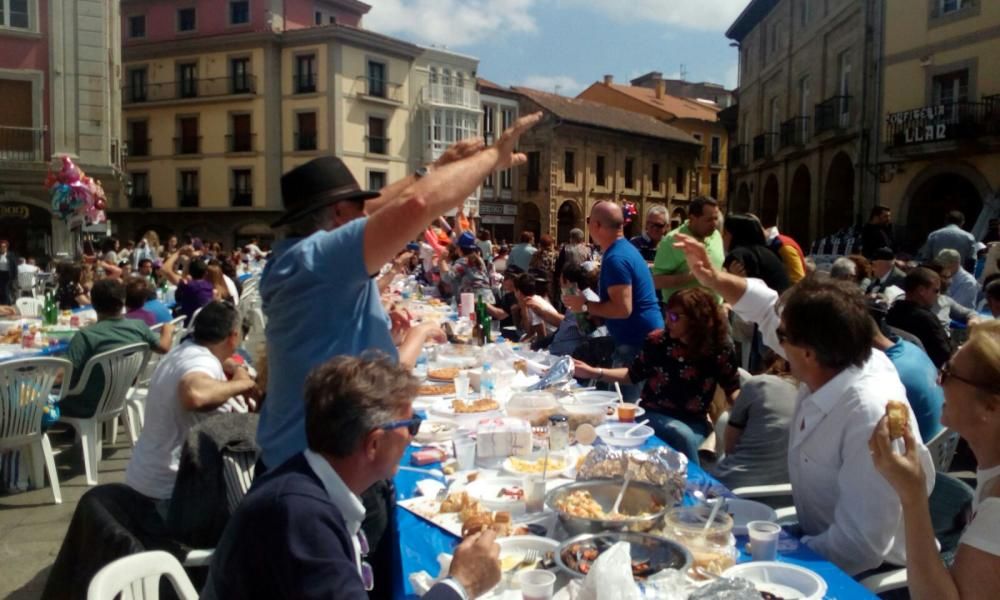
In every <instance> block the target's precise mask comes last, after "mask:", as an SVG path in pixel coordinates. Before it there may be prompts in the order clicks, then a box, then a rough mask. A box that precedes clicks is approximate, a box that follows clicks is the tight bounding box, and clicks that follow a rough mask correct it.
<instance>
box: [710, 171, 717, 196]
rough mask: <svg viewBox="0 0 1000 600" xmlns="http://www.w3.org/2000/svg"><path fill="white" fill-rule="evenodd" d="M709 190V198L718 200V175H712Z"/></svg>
mask: <svg viewBox="0 0 1000 600" xmlns="http://www.w3.org/2000/svg"><path fill="white" fill-rule="evenodd" d="M709 185H710V186H711V189H710V190H709V194H708V195H709V196H711V197H713V198H715V199H718V198H719V174H718V173H712V178H711V180H710V184H709Z"/></svg>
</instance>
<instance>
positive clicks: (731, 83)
mask: <svg viewBox="0 0 1000 600" xmlns="http://www.w3.org/2000/svg"><path fill="white" fill-rule="evenodd" d="M739 81H740V67H739V64H732V65H730V66H729V68H728V69H726V72H725V74H724V75H723V76H722V81H720V82H719V83H721V84H722V85H724V86H726V89H727V90H735V89H736V86H737V84H739Z"/></svg>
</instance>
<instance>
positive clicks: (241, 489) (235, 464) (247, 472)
mask: <svg viewBox="0 0 1000 600" xmlns="http://www.w3.org/2000/svg"><path fill="white" fill-rule="evenodd" d="M256 463H257V453H256V452H231V451H228V450H226V451H223V453H222V474H223V476H224V477H225V480H226V504H227V505H228V506H229V513H230V514H232V513H234V512H236V507H238V506H239V505H240V502H242V501H243V497H244V496H246V495H247V492H249V491H250V485H251V484H252V483H253V472H254V467H255V466H256Z"/></svg>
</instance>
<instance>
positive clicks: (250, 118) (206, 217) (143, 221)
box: [116, 0, 421, 247]
mask: <svg viewBox="0 0 1000 600" xmlns="http://www.w3.org/2000/svg"><path fill="white" fill-rule="evenodd" d="M368 9H369V7H368V5H366V4H363V3H361V2H357V1H355V0H327V1H315V2H309V1H305V0H300V1H294V2H273V1H272V2H258V1H249V0H211V1H205V0H203V1H201V2H196V3H191V2H188V1H179V0H158V1H154V2H130V1H128V0H126V1H125V2H123V3H122V11H123V12H122V27H123V30H124V31H125V42H124V62H125V66H124V73H123V88H122V89H123V120H124V128H125V131H126V137H127V139H128V140H129V161H128V172H129V175H130V192H131V193H130V195H129V198H128V201H127V203H123V204H122V205H121V206H119V207H118V209H117V211H116V219H117V220H118V222H119V224H120V228H119V233H120V235H121V236H122V237H125V238H136V237H138V236H140V235H142V232H144V231H146V230H147V229H154V230H157V231H158V232H159V233H160V234H161V236H162V235H164V234H186V235H192V236H197V237H201V238H203V239H209V240H219V241H221V242H222V243H223V244H224V245H225V246H227V247H229V246H231V245H241V244H242V243H244V242H245V241H246V240H247V239H248V238H250V237H263V238H268V237H270V236H271V229H270V226H269V223H271V222H272V221H274V220H275V219H276V218H277V216H278V215H279V214H280V213H281V207H282V203H281V187H280V183H281V175H282V173H284V172H287V171H288V170H290V169H292V168H294V167H296V166H298V165H300V164H302V163H304V162H307V161H309V160H311V159H313V158H315V157H317V156H320V155H324V154H333V155H336V156H339V157H340V158H341V159H342V160H343V161H344V162H345V163H346V164H347V166H348V167H349V168H350V169H351V171H352V173H353V174H354V176H355V178H357V180H358V181H359V183H360V184H361V185H362V186H363V187H368V188H373V189H377V188H380V187H381V186H383V185H385V184H386V183H387V182H389V181H392V180H395V179H399V178H402V177H404V176H405V174H406V173H407V172H408V168H409V167H408V157H409V153H410V149H409V145H408V144H409V139H410V135H409V133H410V131H409V129H410V126H411V122H412V120H413V116H412V114H411V113H412V103H411V99H410V93H411V92H410V88H409V78H410V72H411V70H412V66H413V61H414V59H415V58H416V57H417V56H419V55H420V53H421V49H420V48H419V47H417V46H415V45H412V44H408V43H405V42H401V41H399V40H395V39H393V38H389V37H386V36H382V35H379V34H376V33H374V32H370V31H367V30H364V29H362V28H361V22H362V17H363V15H364V14H365V13H366V12H367V11H368Z"/></svg>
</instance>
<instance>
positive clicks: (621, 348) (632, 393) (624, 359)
mask: <svg viewBox="0 0 1000 600" xmlns="http://www.w3.org/2000/svg"><path fill="white" fill-rule="evenodd" d="M641 350H642V346H629V345H628V344H619V345H617V346H615V354H614V366H615V367H616V368H617V367H631V366H632V363H633V362H634V361H635V357H637V356H639V352H640V351H641ZM620 385H621V388H622V398H624V399H625V402H635V401H636V400H638V399H639V392H641V391H642V382H641V381H633V382H632V383H622V384H620ZM612 387H613V386H612Z"/></svg>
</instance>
